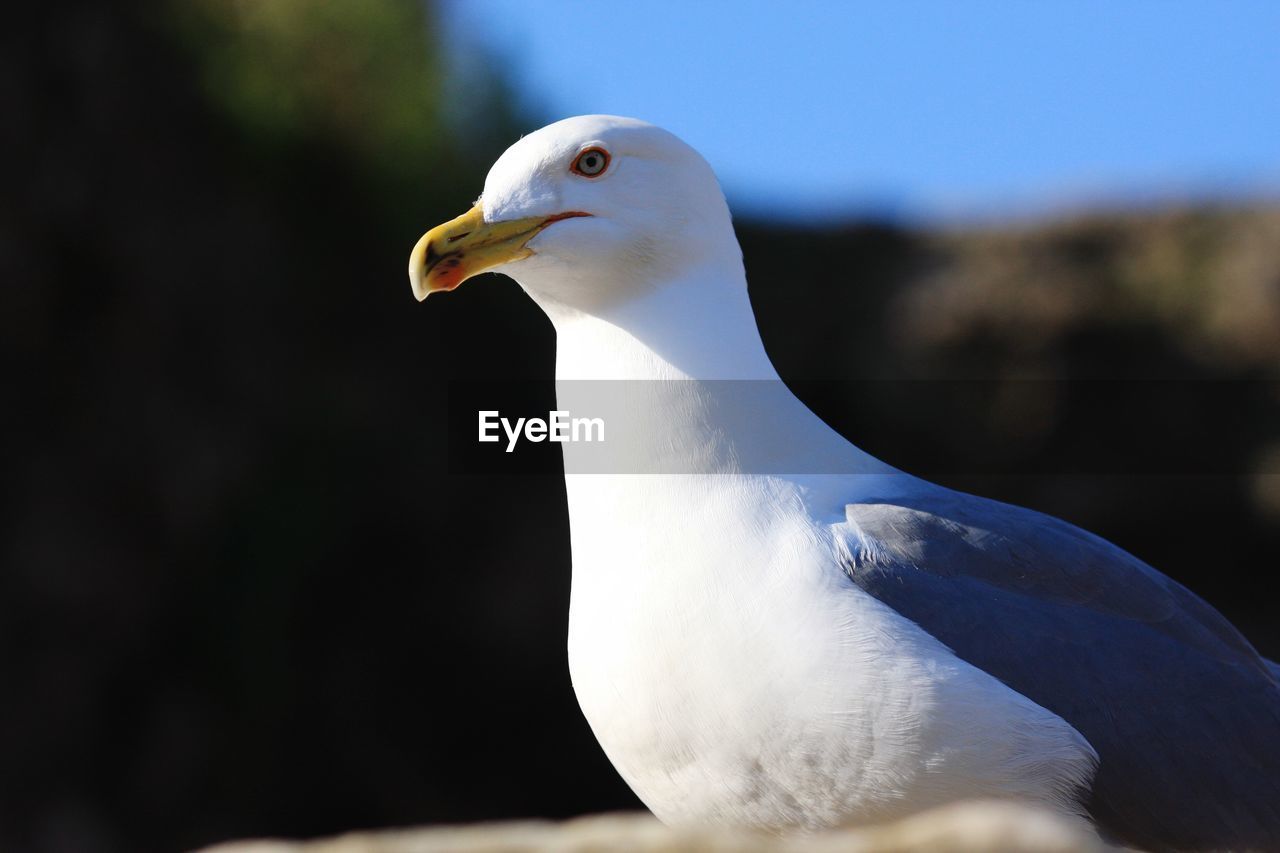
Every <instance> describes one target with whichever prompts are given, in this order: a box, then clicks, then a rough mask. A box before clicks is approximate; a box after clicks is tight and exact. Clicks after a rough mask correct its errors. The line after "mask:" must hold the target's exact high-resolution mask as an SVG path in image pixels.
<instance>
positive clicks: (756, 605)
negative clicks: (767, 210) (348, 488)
mask: <svg viewBox="0 0 1280 853" xmlns="http://www.w3.org/2000/svg"><path fill="white" fill-rule="evenodd" d="M485 270H500V271H501V272H503V273H505V274H507V275H509V276H510V277H512V278H514V279H515V280H516V281H517V282H519V284H520V285H521V287H523V288H524V290H525V291H526V292H527V293H528V294H529V296H531V297H532V298H533V300H534V301H535V302H536V303H537V304H538V305H539V306H540V307H541V308H542V310H543V311H545V312H546V314H547V316H548V317H550V318H551V320H552V322H553V323H554V325H555V329H556V334H557V354H556V380H557V393H558V394H559V395H560V398H561V399H560V407H561V408H566V406H565V405H564V404H565V398H566V397H568V396H574V395H578V396H577V399H578V401H579V402H581V403H582V404H583V405H590V402H591V400H592V399H596V400H599V399H602V398H603V397H608V396H609V394H608V393H607V392H600V391H599V389H600V388H601V387H606V388H614V389H625V390H623V391H618V392H616V393H614V394H613V397H612V398H611V399H613V403H611V404H610V405H612V406H613V407H614V409H615V410H618V411H622V410H625V413H626V417H625V424H623V425H622V426H617V425H616V424H613V423H610V428H611V429H615V431H617V430H622V431H623V432H625V436H624V438H623V439H621V441H622V443H623V444H624V445H625V448H626V449H625V452H624V457H625V460H626V465H627V466H630V467H628V468H627V469H626V470H623V469H622V468H619V467H617V465H615V466H614V467H613V468H612V469H610V470H608V471H605V472H603V473H600V472H599V471H588V470H586V469H585V468H581V467H579V468H575V466H574V463H573V462H572V460H571V458H570V455H571V454H572V453H573V452H574V451H573V450H572V449H570V448H572V447H573V446H572V445H565V447H566V463H565V464H566V471H567V472H568V473H567V476H566V485H567V492H568V502H569V514H570V527H571V539H572V548H573V585H572V598H571V605H570V623H569V663H570V671H571V674H572V677H573V685H574V689H575V691H576V693H577V696H578V700H579V702H580V704H581V706H582V710H583V712H584V713H585V715H586V717H587V720H588V721H589V722H590V724H591V727H592V729H593V731H594V732H595V734H596V737H597V738H598V739H599V741H600V743H601V745H602V746H603V748H604V750H605V752H606V753H607V754H608V756H609V758H610V760H611V761H612V762H613V764H614V766H615V767H616V768H617V769H618V772H619V773H621V775H622V776H623V777H624V778H625V779H626V781H627V782H628V783H629V784H630V785H631V787H632V788H633V789H634V790H635V791H636V793H637V794H638V795H639V796H640V798H641V799H642V800H643V801H644V802H645V803H646V804H647V805H648V806H649V807H650V808H651V809H652V810H653V812H654V813H655V814H656V815H657V816H658V817H659V818H661V819H662V820H663V821H666V822H668V823H672V824H696V823H704V824H706V823H710V824H715V823H719V824H729V825H735V826H746V827H756V828H763V829H768V830H786V829H790V828H799V829H811V828H820V827H827V826H833V825H837V824H848V823H863V822H871V821H880V820H886V819H893V818H897V817H900V816H903V815H906V814H909V813H912V812H916V811H919V810H921V809H924V808H927V807H930V806H935V805H938V804H942V803H947V802H951V801H955V800H960V799H967V798H974V797H994V798H1004V799H1014V800H1020V801H1023V802H1029V803H1032V804H1036V805H1041V806H1046V807H1049V808H1051V809H1054V810H1056V811H1057V812H1059V813H1061V814H1064V815H1069V816H1087V817H1088V818H1090V819H1091V820H1092V821H1093V822H1094V823H1095V824H1096V825H1097V827H1098V828H1099V829H1100V830H1101V831H1102V832H1103V833H1104V834H1105V835H1107V836H1108V837H1110V838H1112V839H1114V840H1117V841H1121V842H1125V843H1129V844H1135V845H1139V846H1142V847H1146V848H1149V849H1224V848H1229V849H1242V848H1243V849H1261V848H1267V849H1276V848H1280V669H1278V668H1277V666H1276V664H1274V663H1271V662H1269V661H1267V660H1265V659H1263V658H1262V657H1260V656H1259V655H1258V653H1257V652H1256V651H1255V650H1254V649H1253V647H1252V646H1251V645H1250V644H1249V642H1248V641H1247V640H1246V639H1245V638H1244V637H1243V636H1241V634H1240V633H1239V632H1238V631H1237V630H1236V629H1235V628H1234V627H1233V626H1232V625H1231V624H1230V623H1229V622H1227V621H1226V620H1225V619H1224V618H1223V617H1222V616H1221V615H1220V614H1219V613H1218V612H1217V611H1215V610H1214V609H1213V608H1212V607H1211V606H1209V605H1208V604H1206V603H1205V602H1204V601H1202V600H1201V599H1200V598H1198V597H1196V595H1195V594H1193V593H1191V592H1190V591H1188V590H1187V589H1186V588H1184V587H1183V586H1180V585H1179V584H1177V583H1176V582H1174V581H1172V580H1170V579H1169V578H1167V577H1165V576H1164V575H1162V574H1160V573H1159V572H1157V571H1156V570H1155V569H1153V568H1151V567H1150V566H1148V565H1146V564H1145V563H1143V562H1142V561H1141V560H1139V559H1137V558H1136V557H1134V556H1132V555H1130V554H1128V553H1126V552H1125V551H1123V550H1121V549H1120V548H1118V547H1116V546H1115V545H1112V544H1110V543H1109V542H1106V541H1105V540H1103V539H1100V538H1098V537H1097V536H1094V535H1092V534H1090V533H1087V532H1085V531H1083V530H1080V529H1079V528H1076V527H1073V526H1072V525H1070V524H1067V523H1066V522H1063V521H1060V520H1058V519H1055V518H1052V517H1049V516H1046V515H1042V514H1040V513H1037V512H1034V511H1031V510H1027V509H1021V508H1018V507H1014V506H1009V505H1006V504H1002V503H998V502H995V501H991V500H987V499H984V498H980V497H975V496H972V495H966V494H961V493H958V492H954V491H951V490H949V489H946V488H943V487H941V486H937V485H934V484H931V483H928V482H926V481H924V480H921V479H919V478H916V477H913V476H910V475H908V474H905V473H902V472H900V471H897V470H896V469H894V468H892V467H890V466H889V465H886V464H885V463H883V462H880V461H879V460H877V459H874V458H872V457H871V456H869V455H868V454H866V453H863V452H862V451H860V450H859V449H858V448H856V447H854V446H853V445H852V444H850V443H849V442H847V441H846V440H845V439H844V438H842V437H841V436H840V435H838V434H837V433H835V432H834V431H833V430H831V429H830V428H829V427H828V426H826V425H825V424H824V423H823V422H822V421H821V420H819V419H818V418H817V416H815V415H814V414H813V413H812V412H810V411H809V410H808V409H807V408H806V407H805V406H804V404H802V403H801V402H800V401H799V400H798V399H796V398H795V397H794V396H793V395H792V394H791V393H790V392H789V391H787V390H786V389H785V386H783V385H782V383H781V381H780V380H779V378H778V375H777V373H776V372H775V371H774V369H773V366H772V365H771V364H770V362H769V358H768V356H767V355H766V354H765V350H764V346H763V345H762V344H761V341H760V336H759V333H758V331H757V329H756V323H755V318H754V316H753V314H752V310H751V303H750V302H749V300H748V297H747V282H746V276H745V273H744V271H743V265H742V253H741V250H740V249H739V247H738V242H737V240H736V238H735V236H734V232H733V227H732V224H731V222H730V216H729V210H728V207H727V205H726V203H725V199H724V195H723V193H722V192H721V190H720V187H719V184H718V183H717V181H716V178H715V175H714V173H713V172H712V170H711V167H710V166H709V165H708V164H707V162H706V161H705V160H704V159H703V158H702V157H701V156H700V155H699V154H698V153H697V152H696V151H694V150H693V149H692V148H690V147H689V146H688V145H686V144H685V143H683V142H682V141H681V140H679V139H678V138H676V137H675V136H673V135H672V134H670V133H668V132H666V131H664V130H662V129H660V128H657V127H654V126H652V125H649V124H646V123H644V122H641V121H637V120H634V119H627V118H618V117H613V116H581V117H578V118H571V119H566V120H564V121H560V122H557V123H555V124H552V125H550V126H548V127H545V128H543V129H541V130H539V131H537V132H536V133H532V134H530V135H528V136H526V137H524V138H523V139H521V140H520V141H519V142H517V143H516V144H515V145H513V146H511V148H509V149H508V150H507V151H506V153H504V154H503V155H502V156H501V157H500V158H499V159H498V161H497V162H496V163H495V164H494V166H493V168H492V169H491V170H490V172H489V175H488V178H487V179H486V181H485V185H484V193H483V195H482V196H481V199H480V201H478V202H477V203H476V205H475V207H474V208H473V209H472V210H471V211H470V212H468V213H466V214H464V215H463V216H461V217H459V218H457V219H455V220H453V221H451V222H448V223H446V224H444V225H441V226H439V227H437V228H435V229H432V230H431V231H429V232H428V233H427V234H426V235H424V236H423V238H422V239H421V240H420V241H419V242H418V244H417V246H416V247H415V248H414V250H413V253H412V256H411V258H410V262H409V278H410V280H411V282H412V285H413V291H414V294H415V295H416V296H417V297H418V299H423V298H425V297H426V296H427V295H428V294H430V293H433V292H436V291H441V290H452V289H453V288H455V287H457V286H458V285H459V284H461V283H462V282H463V281H464V280H465V279H467V278H469V277H471V276H473V275H475V274H477V273H479V272H482V271H485ZM583 380H610V382H608V383H599V382H590V383H588V382H584V381H583ZM722 380H753V381H749V382H725V381H722ZM587 387H591V388H594V389H596V390H595V391H593V392H591V393H590V394H587V393H586V392H583V391H582V390H581V389H583V388H587ZM593 395H594V396H593ZM740 396H745V397H749V398H750V399H749V400H747V401H745V402H744V401H743V400H742V399H739V397H740ZM766 403H767V405H766ZM606 422H608V419H606ZM609 438H610V440H612V436H609ZM583 447H585V445H584V446H583ZM614 461H615V462H616V461H617V460H616V459H615V460H614ZM1203 556H1204V559H1206V560H1213V559H1214V554H1213V548H1212V543H1211V542H1206V546H1205V550H1204V554H1203ZM1223 568H1224V570H1225V569H1227V568H1229V567H1226V566H1224V567H1223Z"/></svg>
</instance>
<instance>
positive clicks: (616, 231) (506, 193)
mask: <svg viewBox="0 0 1280 853" xmlns="http://www.w3.org/2000/svg"><path fill="white" fill-rule="evenodd" d="M718 258H724V259H728V260H731V261H733V262H737V263H740V259H741V253H740V251H739V249H738V244H737V241H736V239H735V238H734V235H733V228H732V225H731V223H730V219H729V209H728V206H727V205H726V204H725V200H724V194H723V193H722V192H721V190H720V185H719V183H718V182H717V181H716V177H715V174H714V173H713V172H712V170H711V167H710V166H709V165H708V164H707V162H706V160H704V159H703V158H702V156H701V155H699V154H698V152H696V151H695V150H693V148H691V147H689V146H688V145H686V144H685V143H684V142H682V141H681V140H680V139H678V138H677V137H676V136H674V135H672V134H671V133H668V132H667V131H665V130H663V129H661V128H659V127H655V126H653V125H651V124H647V123H645V122H642V121H638V120H636V119H630V118H620V117H617V116H604V115H592V116H578V117H576V118H569V119H565V120H563V121H559V122H556V123H555V124H551V125H548V126H547V127H544V128H542V129H541V130H538V131H536V132H534V133H531V134H529V135H528V136H525V137H523V138H522V139H520V141H518V142H517V143H515V144H514V145H512V146H511V147H510V148H508V149H507V150H506V152H505V153H503V155H502V156H501V157H499V158H498V160H497V162H496V163H494V164H493V167H492V168H491V169H490V170H489V175H488V177H487V178H486V179H485V184H484V193H483V194H482V195H481V197H480V199H479V200H478V201H477V202H476V204H475V206H474V207H473V208H472V209H471V210H469V211H467V212H466V213H464V214H463V215H461V216H459V217H458V218H457V219H454V220H451V221H449V222H446V223H444V224H443V225H440V226H437V227H435V228H433V229H431V230H430V231H428V232H427V233H426V234H424V235H423V236H422V238H421V239H420V240H419V241H418V244H417V245H416V246H415V247H414V249H413V252H412V254H411V255H410V257H409V281H410V283H411V285H412V286H413V293H414V295H415V296H416V297H417V298H418V299H419V300H422V299H425V298H426V297H427V296H428V295H430V294H432V293H435V292H438V291H448V290H453V289H454V288H456V287H457V286H458V285H460V284H462V282H464V281H466V280H467V279H468V278H471V277H472V276H474V275H477V274H478V273H481V272H487V271H499V272H502V273H505V274H507V275H509V276H511V277H512V278H514V279H515V280H516V281H517V282H519V283H520V285H521V286H522V287H524V289H525V290H526V291H527V292H528V293H529V294H530V295H531V296H532V297H533V298H534V300H535V301H537V302H538V303H539V304H540V305H542V306H543V308H544V309H546V308H550V307H552V306H553V305H555V306H558V307H564V308H569V309H574V310H578V311H584V312H587V313H595V312H596V311H597V310H600V309H603V308H605V307H606V306H609V305H613V304H617V303H619V302H624V301H626V300H629V299H632V298H635V297H636V296H638V295H642V294H644V293H645V292H648V291H650V290H652V289H654V288H658V287H663V286H666V285H668V284H669V283H670V282H672V281H676V280H679V278H680V274H681V273H682V271H684V270H686V269H689V268H691V267H694V266H696V265H698V264H700V263H705V262H707V261H709V260H714V259H718Z"/></svg>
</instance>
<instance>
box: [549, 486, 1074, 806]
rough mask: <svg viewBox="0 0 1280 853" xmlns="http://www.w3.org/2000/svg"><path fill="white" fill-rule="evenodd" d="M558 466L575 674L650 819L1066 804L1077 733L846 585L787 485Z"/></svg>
mask: <svg viewBox="0 0 1280 853" xmlns="http://www.w3.org/2000/svg"><path fill="white" fill-rule="evenodd" d="M567 481H568V493H569V504H570V515H571V528H572V541H573V593H572V602H571V607H570V625H569V663H570V671H571V673H572V677H573V683H574V688H575V690H576V692H577V695H578V699H579V702H580V703H581V705H582V709H583V711H584V713H585V714H586V717H587V719H588V721H589V722H590V724H591V726H592V728H593V730H594V731H595V734H596V736H597V738H598V739H599V740H600V743H601V744H602V746H603V747H604V749H605V752H606V753H607V754H608V756H609V758H610V759H611V760H612V761H613V763H614V765H615V767H617V769H618V771H619V772H620V773H621V774H622V776H623V777H624V778H625V779H626V780H627V782H628V783H629V784H630V785H631V786H632V788H633V789H634V790H635V791H636V793H637V794H638V795H639V796H640V797H641V799H643V800H644V801H645V803H646V804H647V805H648V806H649V807H650V808H651V809H652V810H653V811H654V813H655V814H657V815H658V816H659V817H660V818H662V819H663V820H665V821H667V822H670V823H700V822H714V823H731V824H736V825H749V826H759V827H766V828H777V827H782V826H803V827H820V826H828V825H833V824H837V823H842V822H850V821H857V822H861V821H868V820H879V819H885V818H890V817H896V816H899V815H902V814H907V813H910V812H913V811H917V810H919V809H921V808H925V807H928V806H930V805H934V804H937V803H942V802H947V801H951V800H955V799H962V798H972V797H980V796H1003V797H1014V798H1021V799H1026V800H1031V801H1037V802H1040V803H1044V804H1047V805H1050V806H1054V807H1057V808H1059V809H1062V810H1064V811H1069V812H1073V811H1075V810H1076V808H1077V807H1076V806H1075V805H1074V800H1073V795H1074V794H1076V793H1077V788H1078V787H1079V786H1080V785H1081V784H1082V783H1083V782H1086V781H1087V780H1088V779H1089V777H1090V776H1091V774H1092V769H1093V765H1094V762H1095V758H1094V755H1093V752H1092V750H1091V748H1090V747H1089V746H1088V744H1087V743H1086V742H1085V741H1084V739H1083V738H1082V737H1081V736H1080V735H1079V734H1078V733H1077V732H1076V731H1075V730H1074V729H1072V728H1071V727H1070V726H1069V725H1068V724H1067V723H1066V722H1064V721H1063V720H1062V719H1060V718H1059V717H1057V716H1055V715H1053V714H1051V713H1049V712H1048V711H1046V710H1045V709H1043V708H1041V707H1039V706H1038V705H1036V704H1034V703H1033V702H1031V701H1030V700H1028V699H1026V698H1025V697H1023V696H1021V695H1020V694H1017V693H1015V692H1014V691H1012V690H1010V689H1009V688H1007V687H1005V686H1004V685H1003V684H1001V683H1000V682H998V681H996V680H995V679H993V678H991V677H990V676H988V675H986V674H985V673H983V672H981V671H979V670H976V669H974V668H973V667H971V666H969V665H968V664H965V663H964V662H962V661H960V660H958V659H957V658H955V656H954V655H952V654H951V653H950V652H949V651H948V650H947V649H946V648H945V647H943V646H942V645H941V644H940V643H938V642H937V641H935V640H934V639H933V638H932V637H930V636H929V635H927V634H925V633H924V632H923V631H922V630H921V629H919V628H918V627H917V626H916V625H914V624H913V623H911V622H909V621H908V620H906V619H904V618H902V617H901V616H899V615H898V614H897V613H895V612H894V611H892V610H890V609H889V608H887V607H885V606H884V605H882V604H880V603H879V602H877V601H875V600H874V599H872V598H870V597H869V596H867V595H866V594H865V593H862V592H861V591H860V590H858V589H856V588H855V587H854V586H853V585H852V584H851V583H849V582H848V581H847V580H846V579H845V578H844V576H843V573H842V572H841V571H840V569H839V566H838V565H837V563H836V559H835V557H834V553H835V550H834V548H833V547H832V544H831V542H830V541H829V539H828V536H827V532H826V526H825V524H824V523H823V522H822V521H821V520H815V519H814V518H813V517H812V514H811V513H810V512H809V510H808V509H807V508H806V507H805V504H804V500H803V497H802V491H801V490H800V489H799V487H797V486H796V484H794V483H792V482H790V481H788V480H786V479H783V478H776V477H775V478H766V477H752V476H746V475H718V476H717V475H713V476H657V475H634V476H620V475H615V476H601V475H581V476H570V477H568V478H567Z"/></svg>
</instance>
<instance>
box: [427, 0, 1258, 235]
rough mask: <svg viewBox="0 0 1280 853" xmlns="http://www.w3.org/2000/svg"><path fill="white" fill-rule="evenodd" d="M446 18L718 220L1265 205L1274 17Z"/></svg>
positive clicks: (1041, 4)
mask: <svg viewBox="0 0 1280 853" xmlns="http://www.w3.org/2000/svg"><path fill="white" fill-rule="evenodd" d="M445 2H446V5H445V10H444V11H445V24H446V27H447V31H448V34H449V37H450V41H451V43H452V44H454V45H455V46H456V47H457V48H458V50H459V51H460V55H459V60H458V61H460V62H462V63H466V62H470V61H487V62H490V63H497V64H498V65H499V66H500V69H501V71H502V73H503V74H504V76H505V77H506V78H507V80H508V81H509V82H510V83H512V84H513V85H514V86H515V87H516V90H517V92H518V94H519V97H520V99H521V101H522V103H523V105H524V106H525V108H526V110H527V111H528V112H529V113H531V114H532V115H535V116H540V117H544V118H545V119H546V120H547V121H550V120H553V119H556V118H562V117H564V116H568V115H576V114H581V113H593V112H607V113H617V114H621V115H634V116H637V117H639V118H643V119H646V120H648V121H652V122H654V123H656V124H660V125H662V126H664V127H666V128H668V129H669V130H672V131H674V132H675V133H677V134H678V135H680V136H681V137H683V138H684V139H685V140H686V141H688V142H690V143H691V144H693V145H694V146H695V147H696V148H698V149H699V150H700V151H701V152H702V153H703V154H704V155H705V156H706V157H707V158H708V159H709V160H710V161H711V163H712V165H713V166H715V168H716V171H717V172H718V173H719V175H720V178H721V182H722V183H723V184H724V186H725V189H726V191H727V193H728V195H729V198H730V201H731V203H732V204H733V205H734V208H735V210H737V211H738V212H746V213H770V214H774V215H782V216H788V217H797V218H805V219H812V218H821V217H826V216H831V215H866V214H876V215H882V216H884V215H887V216H894V217H899V218H904V219H966V218H969V219H971V218H975V217H977V218H986V217H1004V216H1011V215H1022V214H1035V213H1041V212H1052V211H1054V210H1058V209H1062V208H1077V207H1083V206H1089V205H1094V204H1100V203H1106V204H1116V203H1120V204H1125V203H1129V204H1132V203H1135V202H1137V203H1144V202H1152V201H1160V200H1170V199H1173V200H1178V199H1186V198H1190V197H1221V196H1226V197H1232V196H1269V197H1280V0H1264V1H1263V2H1239V0H1216V2H1195V1H1193V0H1163V2H1156V1H1155V0H1109V2H1095V0H1072V2H1057V0H1053V2H1050V0H1004V2H991V0H966V2H960V0H955V2H924V1H923V0H893V1H892V2H890V0H883V2H874V3H870V2H865V3H864V2H834V0H833V2H816V0H814V1H813V2H805V0H794V2H788V3H776V2H763V0H741V1H740V2H736V3H729V2H723V3H722V2H698V0H684V2H667V0H654V2H636V0H591V2H583V0H445ZM531 129H532V128H531Z"/></svg>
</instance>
